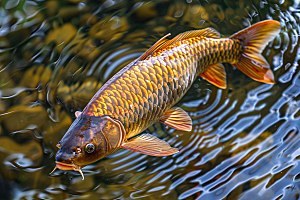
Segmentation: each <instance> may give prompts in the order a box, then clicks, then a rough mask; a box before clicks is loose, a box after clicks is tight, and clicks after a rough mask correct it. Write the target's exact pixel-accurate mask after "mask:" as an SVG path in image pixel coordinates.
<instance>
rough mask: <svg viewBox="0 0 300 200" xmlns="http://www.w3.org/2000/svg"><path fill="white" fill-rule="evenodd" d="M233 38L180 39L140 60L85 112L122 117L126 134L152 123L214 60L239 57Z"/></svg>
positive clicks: (224, 60)
mask: <svg viewBox="0 0 300 200" xmlns="http://www.w3.org/2000/svg"><path fill="white" fill-rule="evenodd" d="M240 50H241V45H240V42H239V40H234V39H211V38H206V37H203V36H200V37H194V38H190V39H185V40H182V41H178V42H176V43H175V44H172V45H170V46H169V47H167V48H164V49H160V50H159V51H156V52H154V53H153V54H152V55H149V56H148V57H147V58H146V59H145V60H142V61H137V62H136V63H134V65H132V66H131V67H130V68H128V69H127V70H126V71H125V72H124V73H123V74H121V75H120V76H118V77H115V79H114V80H113V81H112V82H111V83H110V85H109V86H108V87H107V88H106V89H105V90H103V91H101V93H100V94H97V97H96V98H95V99H94V101H91V102H90V103H89V104H88V106H87V108H86V114H88V115H90V116H102V115H109V116H110V117H112V118H114V119H117V120H119V121H120V122H121V123H122V124H123V125H124V128H125V130H126V134H127V138H129V137H132V136H135V135H136V134H138V133H140V132H141V131H143V130H144V129H146V128H147V127H148V126H149V125H150V124H153V123H154V122H156V121H157V120H158V119H160V118H161V116H162V115H163V114H164V112H166V111H167V110H168V109H170V108H171V107H172V106H173V105H174V104H175V103H177V102H178V101H179V99H181V98H182V96H183V95H184V94H185V93H186V92H187V90H188V89H189V88H190V87H191V85H192V83H193V81H194V80H195V78H196V77H197V76H198V75H199V74H200V73H202V72H203V71H205V70H206V68H207V67H208V66H209V65H211V64H216V63H222V62H231V63H232V62H234V61H237V60H238V56H239V52H240Z"/></svg>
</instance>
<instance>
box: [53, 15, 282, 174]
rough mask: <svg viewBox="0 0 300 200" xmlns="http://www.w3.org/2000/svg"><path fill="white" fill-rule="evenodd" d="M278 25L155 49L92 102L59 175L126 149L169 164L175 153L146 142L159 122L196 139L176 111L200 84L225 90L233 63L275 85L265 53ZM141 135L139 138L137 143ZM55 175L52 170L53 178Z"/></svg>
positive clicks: (61, 156) (210, 33)
mask: <svg viewBox="0 0 300 200" xmlns="http://www.w3.org/2000/svg"><path fill="white" fill-rule="evenodd" d="M280 27H281V26H280V23H279V22H277V21H274V20H266V21H262V22H259V23H256V24H254V25H252V26H250V27H249V28H246V29H244V30H242V31H240V32H238V33H236V34H234V35H232V36H231V37H229V38H220V34H219V33H218V32H217V31H216V30H214V29H212V28H206V29H203V30H195V31H188V32H185V33H181V34H179V35H177V36H176V37H175V38H173V39H171V40H168V39H166V37H167V36H169V34H168V35H166V36H164V37H163V38H161V39H160V40H159V41H157V42H156V43H155V44H154V45H153V46H152V47H151V48H150V49H148V50H147V51H146V52H145V53H144V54H142V55H141V56H140V57H139V58H138V59H136V60H134V61H133V62H131V63H130V64H129V65H127V66H126V67H124V68H123V69H122V70H120V71H119V72H118V73H117V74H116V75H114V76H113V77H112V78H111V79H110V80H109V81H108V82H107V83H106V84H104V85H103V86H102V87H101V88H100V90H99V91H98V92H97V93H96V94H95V95H94V97H93V98H92V99H91V101H90V102H89V103H88V104H87V106H86V107H85V108H84V110H83V111H82V112H76V113H75V115H76V117H77V118H76V120H75V121H74V122H73V124H72V125H71V127H70V128H69V130H68V131H67V133H66V134H65V135H64V137H63V138H62V140H61V141H60V142H59V144H58V147H59V150H58V152H57V154H56V167H55V169H56V168H59V169H61V170H76V171H79V172H80V173H81V175H82V178H84V176H83V174H82V172H81V168H82V167H84V166H86V165H88V164H90V163H93V162H95V161H97V160H99V159H101V158H103V157H106V156H108V155H110V154H112V153H114V152H116V151H117V150H119V149H120V148H125V149H130V150H133V151H137V152H139V153H143V154H147V155H151V156H168V155H172V154H174V153H177V152H178V149H177V148H173V147H170V145H169V144H168V143H167V142H165V141H163V140H160V139H158V138H157V137H155V136H153V135H151V134H140V133H141V132H142V131H144V130H145V129H146V128H148V127H149V126H150V125H152V124H153V123H155V122H158V121H159V122H161V123H164V124H166V125H168V126H170V127H172V128H175V129H178V130H183V131H191V129H192V120H191V118H190V117H189V115H188V114H187V113H186V112H185V111H184V110H182V109H181V108H178V107H177V108H172V106H173V105H174V104H175V103H177V102H178V101H179V100H180V99H181V98H182V97H183V96H184V94H185V93H186V92H187V91H188V89H189V88H190V87H191V85H192V83H193V82H194V80H195V79H196V78H197V76H201V77H203V78H204V79H206V80H207V81H208V82H210V83H212V84H214V85H216V86H217V87H220V88H226V73H225V70H224V67H223V65H222V64H221V63H224V62H227V63H230V64H231V65H233V66H235V67H236V68H238V69H240V70H241V71H242V72H243V73H245V74H246V75H248V76H249V77H251V78H252V79H254V80H256V81H260V82H263V83H269V84H273V83H274V76H273V73H272V71H271V70H270V67H269V64H268V63H267V61H266V60H265V59H264V58H263V57H262V55H261V52H262V50H263V49H264V48H265V46H266V45H267V43H268V42H269V41H271V40H272V39H274V37H275V36H276V35H277V34H278V33H279V32H280ZM139 134H140V135H139ZM55 169H54V170H55Z"/></svg>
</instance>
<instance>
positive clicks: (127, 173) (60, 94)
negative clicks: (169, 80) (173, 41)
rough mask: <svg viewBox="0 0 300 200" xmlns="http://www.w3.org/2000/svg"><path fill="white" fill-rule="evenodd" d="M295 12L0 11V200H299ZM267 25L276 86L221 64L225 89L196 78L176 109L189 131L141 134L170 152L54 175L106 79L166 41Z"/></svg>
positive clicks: (299, 77) (231, 5) (108, 4)
mask: <svg viewBox="0 0 300 200" xmlns="http://www.w3.org/2000/svg"><path fill="white" fill-rule="evenodd" d="M299 8H300V5H299V1H296V0H295V1H291V0H290V1H284V0H280V1H274V0H269V1H267V0H264V1H259V0H253V1H247V2H245V1H243V0H239V1H231V0H226V1H220V0H207V1H193V0H187V1H183V0H182V1H180V0H178V1H168V0H167V1H129V0H128V1H125V0H117V1H112V0H106V1H105V0H99V1H81V0H64V1H39V0H36V1H29V0H3V1H1V2H0V152H1V153H0V161H1V162H0V198H1V199H299V197H300V184H299V180H300V174H299V173H300V167H299V166H298V164H299V159H300V150H299V148H300V143H299V139H300V133H299V129H300V127H299V126H300V111H299V107H300V96H299V95H300V72H299V67H298V63H299V55H300V51H299V33H300V30H299V18H300V15H299V11H300V10H299ZM265 19H275V20H278V21H279V22H281V25H282V28H281V32H280V35H279V36H278V37H276V38H275V40H274V41H273V42H271V43H270V44H269V45H268V46H267V47H266V49H265V50H264V52H263V55H264V56H265V58H266V60H267V61H268V62H269V63H270V65H271V68H272V70H273V71H274V75H275V80H276V84H274V85H268V84H262V83H258V82H255V81H253V80H252V79H250V78H248V77H247V76H246V75H244V74H243V73H241V72H240V71H238V70H236V69H234V68H233V67H232V66H230V65H229V64H225V68H226V72H227V84H228V86H227V89H225V90H221V89H218V88H216V87H215V86H213V85H211V84H209V83H208V82H206V81H205V80H203V79H201V78H200V77H199V79H198V80H197V81H196V82H195V83H194V84H193V86H192V88H191V89H190V90H189V91H188V93H187V94H186V95H185V97H184V98H183V99H182V100H181V101H180V102H179V103H178V106H180V107H182V108H184V109H185V110H186V111H187V112H188V113H189V114H190V116H191V117H192V119H193V130H192V132H183V131H178V130H174V129H172V128H168V127H165V126H164V125H162V124H159V123H157V124H155V125H153V126H151V127H149V129H148V130H147V132H150V133H152V134H154V135H156V136H158V137H159V138H162V139H163V140H165V141H167V142H169V143H170V144H171V145H172V146H174V147H177V148H179V149H180V152H179V153H177V154H175V155H172V156H168V157H162V158H161V157H151V156H146V155H142V154H139V153H136V152H132V151H129V150H120V151H118V152H117V153H115V154H113V155H111V156H109V157H107V158H105V159H102V160H100V161H98V162H96V163H94V164H91V165H89V166H87V167H85V168H84V169H83V173H84V174H85V180H84V181H82V180H81V176H80V174H79V173H78V172H73V171H68V172H65V171H60V170H57V171H55V172H54V174H53V175H51V176H50V175H49V173H50V172H51V171H52V169H53V168H54V166H55V163H54V161H55V153H56V151H57V148H56V144H57V142H58V141H59V140H60V139H61V138H62V136H63V135H64V133H65V132H66V130H67V129H68V127H69V126H70V125H71V123H72V121H73V120H74V118H75V116H74V113H75V111H77V110H79V111H80V110H82V109H83V108H84V107H85V105H86V104H87V102H88V101H89V100H90V98H91V97H92V96H93V95H94V94H95V92H96V91H97V90H98V89H99V88H100V87H101V86H102V85H103V83H105V82H106V81H107V80H108V79H109V78H110V77H111V76H113V75H114V74H115V73H116V72H117V71H118V70H120V69H121V68H122V67H124V66H125V65H126V64H128V63H129V62H131V61H132V60H134V59H135V58H137V57H138V56H139V55H141V54H142V53H143V52H144V51H145V50H146V49H147V48H149V47H150V46H151V45H152V44H154V42H155V41H157V40H158V39H159V38H161V37H162V36H164V35H165V34H167V33H169V32H170V33H172V36H175V35H176V34H178V33H181V32H183V31H187V30H195V29H202V28H206V27H213V28H215V29H216V30H217V31H219V32H220V33H221V34H222V36H224V37H227V36H230V35H231V34H233V33H235V32H237V31H239V30H241V29H243V28H246V27H248V26H249V25H250V24H254V23H256V22H259V21H262V20H265Z"/></svg>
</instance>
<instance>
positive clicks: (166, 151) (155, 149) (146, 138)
mask: <svg viewBox="0 0 300 200" xmlns="http://www.w3.org/2000/svg"><path fill="white" fill-rule="evenodd" d="M121 148H125V149H129V150H132V151H136V152H139V153H142V154H146V155H150V156H169V155H172V154H174V153H177V152H178V149H177V148H173V147H171V146H170V145H169V144H168V143H167V142H165V141H163V140H160V139H158V138H157V137H155V136H154V135H151V134H142V135H139V136H137V137H135V138H133V139H131V140H129V141H127V142H125V143H124V144H123V145H122V146H121Z"/></svg>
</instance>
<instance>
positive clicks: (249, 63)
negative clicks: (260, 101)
mask: <svg viewBox="0 0 300 200" xmlns="http://www.w3.org/2000/svg"><path fill="white" fill-rule="evenodd" d="M280 27H281V25H280V23H279V22H278V21H275V20H266V21H262V22H259V23H256V24H254V25H252V26H250V27H249V28H246V29H244V30H242V31H239V32H238V33H236V34H234V35H232V36H231V37H230V38H231V39H239V40H240V41H241V45H242V52H241V56H240V59H239V60H238V62H236V63H232V65H233V66H235V67H236V68H238V69H239V70H241V71H242V72H243V73H244V74H246V75H247V76H249V77H250V78H252V79H254V80H256V81H259V82H263V83H269V84H274V83H275V81H274V75H273V72H272V71H271V69H270V66H269V64H268V62H267V61H266V60H265V58H264V57H263V56H262V55H261V52H262V51H263V49H264V48H265V47H266V45H267V44H268V42H269V41H271V40H273V39H274V37H275V36H276V35H277V34H278V33H279V32H280Z"/></svg>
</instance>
